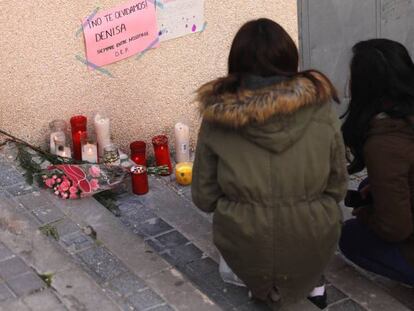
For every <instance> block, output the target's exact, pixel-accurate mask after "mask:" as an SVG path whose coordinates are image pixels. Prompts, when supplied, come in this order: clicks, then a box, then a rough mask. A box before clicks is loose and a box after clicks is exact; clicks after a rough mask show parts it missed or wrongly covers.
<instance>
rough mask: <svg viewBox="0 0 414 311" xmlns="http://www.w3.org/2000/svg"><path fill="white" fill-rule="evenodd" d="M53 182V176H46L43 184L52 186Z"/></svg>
mask: <svg viewBox="0 0 414 311" xmlns="http://www.w3.org/2000/svg"><path fill="white" fill-rule="evenodd" d="M54 184H55V180H54V179H53V178H48V179H46V180H45V185H46V186H47V187H49V188H53V185H54Z"/></svg>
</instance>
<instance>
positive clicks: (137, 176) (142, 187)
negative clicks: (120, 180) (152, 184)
mask: <svg viewBox="0 0 414 311" xmlns="http://www.w3.org/2000/svg"><path fill="white" fill-rule="evenodd" d="M131 179H132V192H133V193H135V194H137V195H143V194H146V193H148V191H149V186H148V174H147V168H146V167H145V166H143V165H137V166H133V167H131Z"/></svg>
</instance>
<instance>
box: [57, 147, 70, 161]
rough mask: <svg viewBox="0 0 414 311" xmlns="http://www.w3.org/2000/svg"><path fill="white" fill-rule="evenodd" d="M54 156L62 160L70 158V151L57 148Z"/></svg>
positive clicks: (67, 148)
mask: <svg viewBox="0 0 414 311" xmlns="http://www.w3.org/2000/svg"><path fill="white" fill-rule="evenodd" d="M56 155H58V156H59V157H62V158H72V150H71V149H70V147H65V146H59V147H58V149H56Z"/></svg>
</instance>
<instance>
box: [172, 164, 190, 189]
mask: <svg viewBox="0 0 414 311" xmlns="http://www.w3.org/2000/svg"><path fill="white" fill-rule="evenodd" d="M175 179H176V181H177V183H179V184H180V185H182V186H188V185H190V184H191V182H192V179H193V163H192V162H182V163H178V164H177V165H176V166H175Z"/></svg>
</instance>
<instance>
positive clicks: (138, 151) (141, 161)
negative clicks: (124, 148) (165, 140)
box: [129, 141, 147, 166]
mask: <svg viewBox="0 0 414 311" xmlns="http://www.w3.org/2000/svg"><path fill="white" fill-rule="evenodd" d="M129 147H130V149H131V160H132V161H134V162H135V163H136V164H137V165H143V166H146V165H147V157H146V150H147V144H146V143H145V142H143V141H134V142H132V143H131V144H130V145H129Z"/></svg>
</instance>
